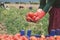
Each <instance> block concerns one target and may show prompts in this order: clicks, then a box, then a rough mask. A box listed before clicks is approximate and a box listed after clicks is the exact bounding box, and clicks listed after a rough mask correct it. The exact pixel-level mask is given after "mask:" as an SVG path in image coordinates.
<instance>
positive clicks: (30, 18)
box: [26, 9, 45, 22]
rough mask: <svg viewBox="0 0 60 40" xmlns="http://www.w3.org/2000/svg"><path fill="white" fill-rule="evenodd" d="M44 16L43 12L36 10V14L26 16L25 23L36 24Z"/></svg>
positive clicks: (31, 13)
mask: <svg viewBox="0 0 60 40" xmlns="http://www.w3.org/2000/svg"><path fill="white" fill-rule="evenodd" d="M44 15H45V12H44V11H43V10H42V9H38V10H37V12H35V13H33V12H29V13H28V14H27V16H26V19H27V21H29V22H37V21H38V20H39V19H41V18H42V17H43V16H44Z"/></svg>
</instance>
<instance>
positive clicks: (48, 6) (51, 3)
mask: <svg viewBox="0 0 60 40" xmlns="http://www.w3.org/2000/svg"><path fill="white" fill-rule="evenodd" d="M54 2H55V0H47V3H46V5H45V7H44V8H43V10H44V11H45V12H48V10H49V8H50V7H51V6H52V5H53V4H54Z"/></svg>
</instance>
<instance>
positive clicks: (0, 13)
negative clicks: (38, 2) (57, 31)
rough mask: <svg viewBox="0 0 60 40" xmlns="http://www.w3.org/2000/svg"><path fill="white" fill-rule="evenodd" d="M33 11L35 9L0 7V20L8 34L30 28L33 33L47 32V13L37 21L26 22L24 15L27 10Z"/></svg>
mask: <svg viewBox="0 0 60 40" xmlns="http://www.w3.org/2000/svg"><path fill="white" fill-rule="evenodd" d="M30 11H33V12H35V11H36V9H33V10H29V9H16V8H13V7H12V8H9V9H4V8H0V22H1V23H4V25H5V26H6V27H7V32H8V34H16V33H19V31H20V30H23V29H24V30H25V31H27V30H28V29H31V30H32V35H33V34H45V35H46V34H47V33H48V32H47V31H48V30H47V29H48V14H46V16H45V17H44V18H42V19H41V20H40V21H39V22H37V23H32V22H27V21H26V19H25V16H26V14H27V13H28V12H30Z"/></svg>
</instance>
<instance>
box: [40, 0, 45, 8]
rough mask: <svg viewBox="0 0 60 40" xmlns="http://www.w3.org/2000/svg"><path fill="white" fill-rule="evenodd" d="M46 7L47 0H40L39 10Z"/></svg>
mask: <svg viewBox="0 0 60 40" xmlns="http://www.w3.org/2000/svg"><path fill="white" fill-rule="evenodd" d="M45 5H46V0H40V6H39V8H41V9H43V8H44V6H45Z"/></svg>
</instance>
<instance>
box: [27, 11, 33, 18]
mask: <svg viewBox="0 0 60 40" xmlns="http://www.w3.org/2000/svg"><path fill="white" fill-rule="evenodd" d="M26 16H27V17H31V18H32V17H33V16H34V13H33V12H29V13H28V14H27V15H26Z"/></svg>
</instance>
